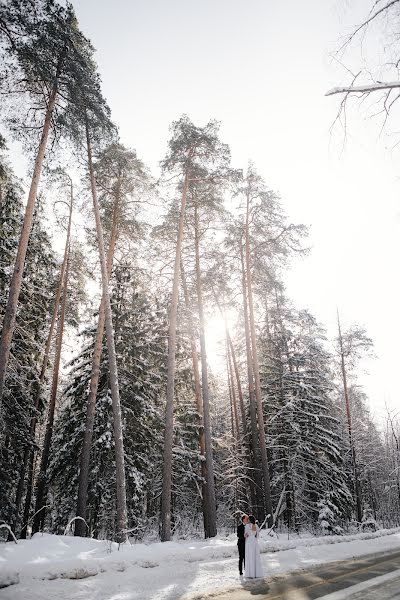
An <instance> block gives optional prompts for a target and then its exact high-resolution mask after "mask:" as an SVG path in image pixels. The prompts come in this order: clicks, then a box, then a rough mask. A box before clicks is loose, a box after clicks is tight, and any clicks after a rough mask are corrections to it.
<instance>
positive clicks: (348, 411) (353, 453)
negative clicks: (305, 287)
mask: <svg viewBox="0 0 400 600" xmlns="http://www.w3.org/2000/svg"><path fill="white" fill-rule="evenodd" d="M337 320H338V331H339V346H340V362H341V369H342V380H343V391H344V400H345V404H346V416H347V430H348V434H349V444H350V452H351V462H352V466H353V479H354V481H353V485H354V495H355V501H356V514H357V521H358V522H359V523H361V521H362V506H361V490H360V481H359V477H358V465H357V456H356V449H355V445H354V436H353V426H352V419H351V409H350V398H349V390H348V387H347V373H346V365H345V361H344V350H343V338H342V330H341V327H340V319H339V312H338V313H337Z"/></svg>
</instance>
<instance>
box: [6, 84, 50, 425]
mask: <svg viewBox="0 0 400 600" xmlns="http://www.w3.org/2000/svg"><path fill="white" fill-rule="evenodd" d="M57 89H58V88H57V82H56V83H54V85H53V89H52V91H51V94H50V97H49V102H48V104H47V110H46V115H45V119H44V124H43V130H42V135H41V138H40V143H39V148H38V151H37V155H36V159H35V164H34V168H33V175H32V180H31V186H30V189H29V194H28V202H27V205H26V208H25V216H24V222H23V225H22V231H21V235H20V239H19V244H18V250H17V256H16V258H15V264H14V272H13V275H12V278H11V283H10V290H9V293H8V301H7V307H6V311H5V314H4V320H3V329H2V332H1V339H0V411H1V403H2V398H3V391H4V381H5V377H6V370H7V363H8V359H9V356H10V350H11V341H12V337H13V333H14V328H15V319H16V314H17V305H18V299H19V294H20V291H21V284H22V276H23V272H24V264H25V257H26V251H27V248H28V242H29V235H30V232H31V228H32V219H33V211H34V208H35V202H36V198H37V193H38V186H39V181H40V175H41V173H42V168H43V161H44V155H45V151H46V146H47V140H48V137H49V131H50V125H51V118H52V114H53V110H54V106H55V104H56V99H57ZM0 414H1V413H0ZM0 426H1V421H0Z"/></svg>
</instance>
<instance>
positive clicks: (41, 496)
mask: <svg viewBox="0 0 400 600" xmlns="http://www.w3.org/2000/svg"><path fill="white" fill-rule="evenodd" d="M68 253H69V251H68ZM68 269H69V256H68V258H67V267H66V269H65V276H64V285H63V297H62V303H61V312H60V318H59V321H58V327H57V343H56V352H55V357H54V369H53V380H52V384H51V393H50V402H49V412H48V416H47V423H46V433H45V437H44V443H43V451H42V458H41V461H40V469H39V475H38V482H37V489H36V504H35V513H36V514H35V517H34V519H33V526H32V532H33V533H36V532H37V531H39V529H40V525H41V523H43V522H44V513H45V510H44V506H45V504H46V498H45V496H46V487H47V481H46V476H47V466H48V463H49V457H50V446H51V440H52V437H53V424H54V413H55V408H56V400H57V388H58V378H59V373H60V363H61V349H62V342H63V334H64V322H65V307H66V304H67V287H68Z"/></svg>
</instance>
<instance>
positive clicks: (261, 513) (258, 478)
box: [240, 243, 265, 521]
mask: <svg viewBox="0 0 400 600" xmlns="http://www.w3.org/2000/svg"><path fill="white" fill-rule="evenodd" d="M240 260H241V269H242V298H243V322H244V337H245V340H246V364H247V379H248V387H249V412H250V428H251V444H250V451H251V455H252V463H253V473H254V482H255V485H256V499H257V513H258V517H259V520H261V521H264V517H265V507H264V500H263V497H262V475H261V470H260V467H259V465H258V458H259V455H260V452H259V437H258V427H257V412H256V406H255V398H254V379H253V356H252V351H251V340H250V328H249V309H248V303H247V284H246V269H245V264H244V253H243V246H242V243H240Z"/></svg>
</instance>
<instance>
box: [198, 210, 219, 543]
mask: <svg viewBox="0 0 400 600" xmlns="http://www.w3.org/2000/svg"><path fill="white" fill-rule="evenodd" d="M194 214H195V226H194V238H195V252H196V288H197V303H198V310H199V324H200V355H201V382H202V396H203V422H204V438H205V445H206V471H207V486H206V489H207V495H206V499H207V531H206V537H215V536H216V535H217V512H216V504H215V485H214V464H213V455H212V438H211V418H210V392H209V386H208V369H207V350H206V338H205V331H204V330H205V320H204V308H203V291H202V283H201V269H200V239H199V215H198V210H197V204H195V208H194Z"/></svg>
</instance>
